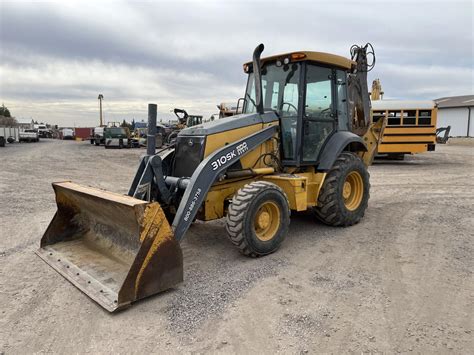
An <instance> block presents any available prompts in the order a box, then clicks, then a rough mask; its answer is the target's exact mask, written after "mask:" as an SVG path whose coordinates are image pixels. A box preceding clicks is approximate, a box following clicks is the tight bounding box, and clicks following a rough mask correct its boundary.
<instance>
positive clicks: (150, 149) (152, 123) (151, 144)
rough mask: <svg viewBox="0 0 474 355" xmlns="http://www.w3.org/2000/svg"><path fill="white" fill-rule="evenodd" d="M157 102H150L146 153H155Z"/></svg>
mask: <svg viewBox="0 0 474 355" xmlns="http://www.w3.org/2000/svg"><path fill="white" fill-rule="evenodd" d="M156 111H157V106H156V104H148V133H147V136H146V154H147V155H155V148H156Z"/></svg>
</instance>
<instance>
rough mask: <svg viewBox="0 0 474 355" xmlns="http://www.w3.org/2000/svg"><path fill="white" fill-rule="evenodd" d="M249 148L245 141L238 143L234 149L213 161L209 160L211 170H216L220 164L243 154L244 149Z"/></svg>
mask: <svg viewBox="0 0 474 355" xmlns="http://www.w3.org/2000/svg"><path fill="white" fill-rule="evenodd" d="M248 150H249V148H248V146H247V143H246V142H242V143H241V144H239V145H238V146H237V147H235V149H233V150H232V151H231V152H229V153H227V154H225V155H222V156H220V157H219V158H217V159H216V160H214V161H213V162H211V165H212V170H217V169H219V168H220V167H221V166H222V165H224V164H226V163H227V162H229V161H231V160H232V159H234V158H237V157H238V156H240V155H242V154H244V153H245V152H246V151H248Z"/></svg>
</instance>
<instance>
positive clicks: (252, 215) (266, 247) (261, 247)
mask: <svg viewBox="0 0 474 355" xmlns="http://www.w3.org/2000/svg"><path fill="white" fill-rule="evenodd" d="M289 225H290V208H289V202H288V199H287V197H286V195H285V193H284V192H283V190H282V189H280V188H279V187H278V186H277V185H275V184H272V183H270V182H266V181H255V182H252V183H250V184H247V185H245V186H244V187H242V188H241V189H239V190H238V191H237V193H236V194H235V195H234V197H233V198H232V202H231V204H230V205H229V211H228V213H227V218H226V229H227V234H228V235H229V238H230V240H231V242H232V243H233V244H234V245H235V246H237V248H239V250H240V252H241V253H242V254H244V255H247V256H250V257H258V256H262V255H266V254H270V253H273V252H274V251H276V250H277V249H278V248H279V247H280V245H281V243H282V242H283V240H284V239H285V237H286V235H287V234H288V228H289Z"/></svg>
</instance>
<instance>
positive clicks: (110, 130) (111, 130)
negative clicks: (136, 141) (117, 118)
mask: <svg viewBox="0 0 474 355" xmlns="http://www.w3.org/2000/svg"><path fill="white" fill-rule="evenodd" d="M107 133H109V134H113V135H115V134H123V135H125V134H126V132H125V128H121V127H112V128H107Z"/></svg>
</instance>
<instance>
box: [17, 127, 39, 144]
mask: <svg viewBox="0 0 474 355" xmlns="http://www.w3.org/2000/svg"><path fill="white" fill-rule="evenodd" d="M19 141H20V142H28V143H29V142H38V141H39V137H38V132H37V131H36V130H34V129H25V130H24V131H21V132H20V139H19Z"/></svg>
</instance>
